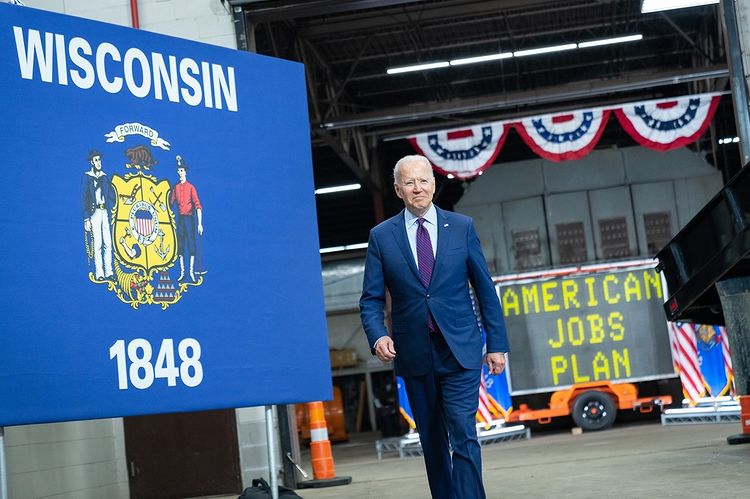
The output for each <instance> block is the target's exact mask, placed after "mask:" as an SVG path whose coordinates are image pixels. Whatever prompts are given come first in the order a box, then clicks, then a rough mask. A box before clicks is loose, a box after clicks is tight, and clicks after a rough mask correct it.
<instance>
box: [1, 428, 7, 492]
mask: <svg viewBox="0 0 750 499" xmlns="http://www.w3.org/2000/svg"><path fill="white" fill-rule="evenodd" d="M0 499H8V468H7V466H6V465H5V428H3V427H2V426H0Z"/></svg>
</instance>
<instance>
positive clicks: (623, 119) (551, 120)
mask: <svg viewBox="0 0 750 499" xmlns="http://www.w3.org/2000/svg"><path fill="white" fill-rule="evenodd" d="M719 99H721V94H699V95H689V96H684V97H676V98H670V99H663V100H658V101H644V102H637V103H631V104H622V105H620V106H617V107H610V108H603V107H602V108H592V109H579V110H577V111H571V112H567V113H563V114H558V115H551V114H550V115H544V116H534V117H530V118H523V119H521V120H520V121H504V122H503V121H495V122H492V123H486V124H484V125H476V126H472V127H469V128H464V129H453V130H442V131H439V132H428V133H422V134H418V135H412V136H410V137H408V139H409V142H410V143H411V144H412V146H413V147H414V149H415V150H416V151H417V152H418V153H419V154H422V155H424V156H426V157H427V159H429V160H430V162H431V163H432V165H433V167H434V169H435V170H436V171H438V172H439V173H442V174H443V175H453V176H455V177H458V178H462V179H466V178H472V177H475V176H476V175H479V174H480V173H481V172H482V171H483V170H485V169H487V168H489V166H490V165H491V164H492V163H493V162H494V161H495V158H496V157H497V155H498V154H499V153H500V149H502V147H503V144H504V143H505V139H506V137H507V135H508V130H509V129H510V128H511V127H513V128H515V129H516V131H517V132H518V134H519V135H520V136H521V139H523V141H524V142H525V143H526V145H527V146H529V148H531V150H532V151H534V152H535V153H536V154H538V155H539V156H541V157H542V158H544V159H547V160H550V161H555V162H559V161H569V160H574V159H581V158H583V157H584V156H586V155H587V154H588V153H590V152H591V151H592V150H593V149H594V148H595V147H596V145H597V143H598V142H599V139H600V138H601V136H602V133H603V132H604V127H605V126H606V124H607V120H608V119H609V115H610V114H611V112H612V111H614V112H615V114H616V115H617V119H618V121H619V122H620V125H621V126H622V128H623V129H624V130H625V132H627V133H628V135H630V136H631V137H633V139H634V140H635V141H636V142H638V143H639V144H640V145H642V146H644V147H648V148H649V149H654V150H657V151H669V150H671V149H676V148H678V147H683V146H685V145H687V144H690V143H692V142H694V141H696V140H697V139H698V138H699V137H700V136H701V135H703V133H704V132H705V131H706V129H707V128H708V125H709V124H710V123H711V120H712V119H713V116H714V113H715V112H716V108H717V107H718V105H719Z"/></svg>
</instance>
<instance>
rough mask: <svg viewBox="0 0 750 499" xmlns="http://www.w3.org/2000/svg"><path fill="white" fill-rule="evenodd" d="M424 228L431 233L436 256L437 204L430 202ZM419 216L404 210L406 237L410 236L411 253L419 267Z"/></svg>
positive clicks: (433, 254)
mask: <svg viewBox="0 0 750 499" xmlns="http://www.w3.org/2000/svg"><path fill="white" fill-rule="evenodd" d="M422 218H424V228H425V229H427V233H428V234H429V235H430V243H432V256H433V257H434V256H435V254H436V253H437V238H438V226H437V210H435V205H434V204H430V208H429V209H428V210H427V213H425V214H424V217H422ZM418 219H419V217H417V216H416V215H414V214H413V213H412V212H410V211H409V210H404V224H405V225H406V237H407V238H409V247H410V248H411V254H412V256H413V257H414V263H416V264H417V268H419V260H418V259H417V229H418V228H419V222H418V221H417V220H418Z"/></svg>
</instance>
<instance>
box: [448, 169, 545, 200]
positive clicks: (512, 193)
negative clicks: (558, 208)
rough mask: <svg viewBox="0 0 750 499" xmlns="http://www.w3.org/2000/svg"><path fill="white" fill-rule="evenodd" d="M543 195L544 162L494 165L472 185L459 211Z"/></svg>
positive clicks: (463, 197)
mask: <svg viewBox="0 0 750 499" xmlns="http://www.w3.org/2000/svg"><path fill="white" fill-rule="evenodd" d="M542 192H544V180H543V178H542V161H541V160H536V159H535V160H530V161H518V162H513V163H503V164H497V165H493V166H491V167H490V168H488V169H486V170H485V171H484V173H483V174H482V176H481V177H479V178H477V179H476V180H475V181H474V182H472V183H471V184H469V187H468V188H467V190H466V192H465V193H464V195H463V196H462V197H461V200H460V201H459V202H458V203H456V211H458V212H462V210H463V209H464V207H465V206H469V205H477V204H486V203H495V202H498V201H509V200H513V199H523V198H527V197H531V196H538V195H540V194H542Z"/></svg>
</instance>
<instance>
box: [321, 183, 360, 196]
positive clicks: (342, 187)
mask: <svg viewBox="0 0 750 499" xmlns="http://www.w3.org/2000/svg"><path fill="white" fill-rule="evenodd" d="M361 188H362V185H361V184H346V185H337V186H335V187H321V188H320V189H315V194H331V193H333V192H344V191H356V190H357V189H361Z"/></svg>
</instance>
